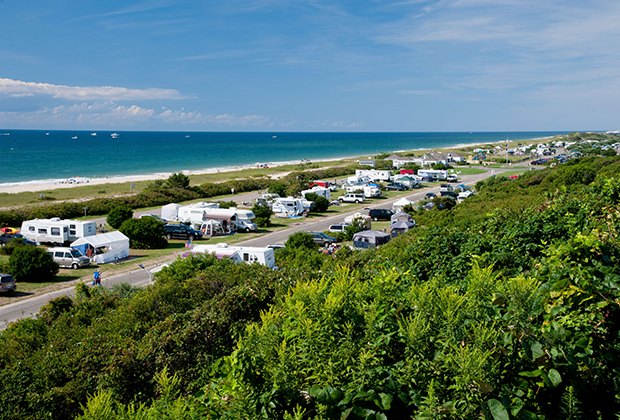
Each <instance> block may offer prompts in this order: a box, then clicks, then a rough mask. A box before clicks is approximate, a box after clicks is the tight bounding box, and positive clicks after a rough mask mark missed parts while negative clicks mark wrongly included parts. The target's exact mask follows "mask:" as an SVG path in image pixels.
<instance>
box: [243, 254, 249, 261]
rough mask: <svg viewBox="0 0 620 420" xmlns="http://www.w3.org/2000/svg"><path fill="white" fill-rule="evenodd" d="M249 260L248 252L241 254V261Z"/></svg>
mask: <svg viewBox="0 0 620 420" xmlns="http://www.w3.org/2000/svg"><path fill="white" fill-rule="evenodd" d="M248 260H249V255H248V254H245V253H244V254H243V261H248Z"/></svg>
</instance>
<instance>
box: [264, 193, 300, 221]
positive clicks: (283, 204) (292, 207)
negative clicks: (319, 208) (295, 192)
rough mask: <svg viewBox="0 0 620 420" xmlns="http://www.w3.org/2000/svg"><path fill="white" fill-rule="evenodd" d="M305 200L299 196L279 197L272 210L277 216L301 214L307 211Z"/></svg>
mask: <svg viewBox="0 0 620 420" xmlns="http://www.w3.org/2000/svg"><path fill="white" fill-rule="evenodd" d="M304 201H306V200H301V199H299V198H292V197H286V198H278V199H277V200H276V201H274V202H273V204H272V206H271V210H272V211H273V214H274V215H275V216H276V217H296V216H301V215H302V214H304V212H305V211H306V209H305V207H304Z"/></svg>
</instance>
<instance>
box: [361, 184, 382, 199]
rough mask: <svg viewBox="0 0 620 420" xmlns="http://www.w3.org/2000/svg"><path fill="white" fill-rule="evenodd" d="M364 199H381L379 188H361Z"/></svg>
mask: <svg viewBox="0 0 620 420" xmlns="http://www.w3.org/2000/svg"><path fill="white" fill-rule="evenodd" d="M363 191H364V197H366V198H377V197H381V188H379V187H375V186H372V185H365V186H364V188H363Z"/></svg>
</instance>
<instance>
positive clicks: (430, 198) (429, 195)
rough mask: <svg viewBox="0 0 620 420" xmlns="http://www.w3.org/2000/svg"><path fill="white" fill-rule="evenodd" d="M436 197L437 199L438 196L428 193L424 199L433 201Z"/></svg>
mask: <svg viewBox="0 0 620 420" xmlns="http://www.w3.org/2000/svg"><path fill="white" fill-rule="evenodd" d="M435 197H437V194H435V193H432V192H428V193H426V195H425V196H424V198H425V199H426V200H432V199H433V198H435Z"/></svg>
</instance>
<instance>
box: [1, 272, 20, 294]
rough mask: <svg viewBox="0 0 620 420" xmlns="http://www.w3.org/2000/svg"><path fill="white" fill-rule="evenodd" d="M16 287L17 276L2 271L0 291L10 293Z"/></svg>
mask: <svg viewBox="0 0 620 420" xmlns="http://www.w3.org/2000/svg"><path fill="white" fill-rule="evenodd" d="M16 288H17V286H16V284H15V278H14V277H13V276H12V275H10V274H4V273H0V292H4V293H10V292H13V291H15V289H16Z"/></svg>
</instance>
